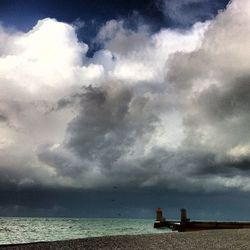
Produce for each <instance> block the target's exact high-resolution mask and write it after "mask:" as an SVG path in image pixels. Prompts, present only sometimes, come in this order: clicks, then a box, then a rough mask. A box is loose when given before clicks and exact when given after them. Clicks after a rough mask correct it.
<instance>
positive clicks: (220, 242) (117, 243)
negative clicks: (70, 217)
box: [0, 229, 250, 250]
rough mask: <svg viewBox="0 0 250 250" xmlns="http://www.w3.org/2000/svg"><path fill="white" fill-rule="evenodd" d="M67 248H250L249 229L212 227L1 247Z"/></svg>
mask: <svg viewBox="0 0 250 250" xmlns="http://www.w3.org/2000/svg"><path fill="white" fill-rule="evenodd" d="M52 249H53V250H59V249H60V250H69V249H86V250H90V249H91V250H96V249H106V250H112V249H133V250H136V249H141V250H146V249H166V250H182V249H183V250H189V249H190V250H191V249H192V250H194V249H195V250H196V249H197V250H206V249H213V250H214V249H225V250H230V249H234V250H235V249H240V250H249V249H250V229H234V230H211V231H197V232H185V233H178V232H173V233H166V234H154V235H152V234H150V235H125V236H124V235H123V236H107V237H93V238H84V239H76V240H65V241H54V242H38V243H28V244H16V245H5V246H4V245H3V246H0V250H52Z"/></svg>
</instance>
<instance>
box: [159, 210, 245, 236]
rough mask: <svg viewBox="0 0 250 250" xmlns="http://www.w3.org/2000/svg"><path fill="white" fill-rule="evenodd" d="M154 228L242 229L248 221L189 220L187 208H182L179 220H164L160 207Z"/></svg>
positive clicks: (174, 229)
mask: <svg viewBox="0 0 250 250" xmlns="http://www.w3.org/2000/svg"><path fill="white" fill-rule="evenodd" d="M154 228H169V229H171V230H172V231H178V232H187V231H199V230H212V229H242V228H250V221H248V222H236V221H191V220H190V219H189V218H188V217H187V210H186V209H184V208H182V209H181V214H180V220H179V221H178V220H166V219H165V218H164V217H163V212H162V210H161V209H160V208H157V210H156V221H155V223H154Z"/></svg>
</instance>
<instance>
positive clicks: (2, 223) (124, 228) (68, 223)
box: [0, 217, 170, 245]
mask: <svg viewBox="0 0 250 250" xmlns="http://www.w3.org/2000/svg"><path fill="white" fill-rule="evenodd" d="M153 222H154V221H153V219H151V220H150V219H113V218H112V219H107V218H105V219H103V218H102V219H99V218H93V219H91V218H30V217H28V218H27V217H25V218H20V217H18V218H17V217H11V218H9V217H2V218H0V244H1V245H2V244H18V243H29V242H40V241H55V240H66V239H77V238H86V237H98V236H108V235H135V234H159V233H166V232H170V230H169V229H154V228H153Z"/></svg>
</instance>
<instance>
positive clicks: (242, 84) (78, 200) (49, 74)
mask: <svg viewBox="0 0 250 250" xmlns="http://www.w3.org/2000/svg"><path fill="white" fill-rule="evenodd" d="M249 44H250V2H249V1H248V0H233V1H231V2H229V1H221V0H217V1H212V0H188V1H187V0H185V1H184V0H183V1H175V0H155V1H153V0H147V1H142V0H141V1H126V2H125V1H111V0H110V1H109V0H105V1H101V2H100V1H97V0H92V1H89V0H86V1H80V0H74V1H66V0H65V1H59V0H56V1H47V0H44V1H32V0H24V1H18V0H1V1H0V215H22V216H24V215H30V216H34V215H35V216H91V217H103V216H104V217H111V216H114V217H117V216H122V217H153V216H154V209H155V207H158V206H161V207H163V208H164V209H165V210H166V211H167V213H168V214H169V216H172V217H174V216H176V215H177V213H178V209H179V208H181V207H187V208H188V209H189V210H190V213H191V215H192V216H193V217H199V218H213V219H218V218H220V219H225V218H238V219H249V217H250V215H249V211H250V200H249V197H250V165H249V164H250V125H249V124H250V113H249V109H250V73H249V72H250V61H249V57H250V47H249Z"/></svg>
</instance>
